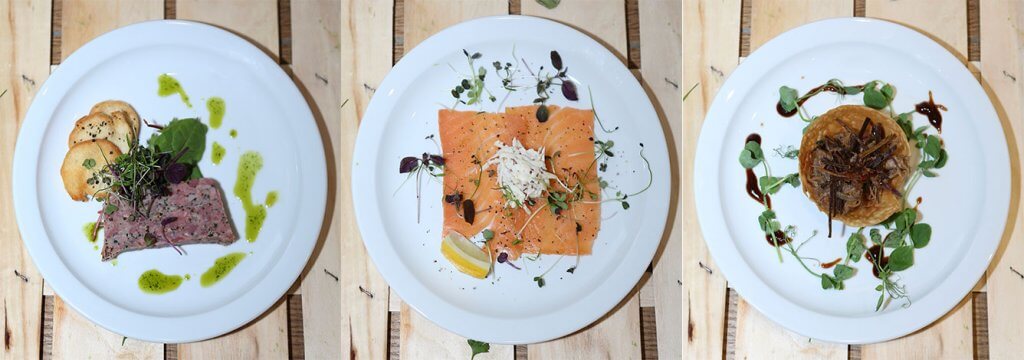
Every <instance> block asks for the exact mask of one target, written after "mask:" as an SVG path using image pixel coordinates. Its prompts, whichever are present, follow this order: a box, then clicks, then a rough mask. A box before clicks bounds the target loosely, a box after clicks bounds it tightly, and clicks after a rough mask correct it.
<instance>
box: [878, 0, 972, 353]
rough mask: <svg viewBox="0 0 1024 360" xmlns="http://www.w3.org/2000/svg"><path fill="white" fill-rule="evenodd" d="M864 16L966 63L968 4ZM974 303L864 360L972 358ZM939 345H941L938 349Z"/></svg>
mask: <svg viewBox="0 0 1024 360" xmlns="http://www.w3.org/2000/svg"><path fill="white" fill-rule="evenodd" d="M865 15H866V16H869V17H876V18H882V19H887V20H892V21H895V22H898V23H901V24H904V25H908V26H910V27H913V28H915V29H918V30H920V31H922V32H923V33H925V34H927V35H928V36H930V37H931V38H932V39H935V40H936V41H938V42H939V43H940V44H943V45H944V46H945V47H946V48H947V49H948V50H950V51H951V52H952V53H953V54H954V55H956V56H957V57H959V58H960V59H961V60H962V61H964V62H965V63H966V60H967V2H966V1H962V0H935V1H931V0H927V1H926V0H916V1H901V2H892V1H887V0H867V1H866V4H865ZM971 304H972V301H971V299H970V297H968V298H967V299H966V300H965V302H964V303H963V304H961V306H960V307H958V308H956V309H954V310H952V312H951V313H950V314H947V315H946V317H944V318H943V319H942V320H940V321H939V322H936V323H933V324H931V325H930V326H928V327H926V328H925V329H924V330H921V331H919V332H917V333H915V334H913V335H910V336H907V337H904V338H901V339H897V340H893V341H890V342H887V343H883V344H874V345H866V346H863V347H862V356H863V357H864V358H865V359H889V358H894V357H895V358H898V357H901V356H903V357H906V356H911V355H913V356H917V355H922V356H926V357H929V358H949V359H964V358H971V357H972V356H973V354H974V349H973V346H972V345H973V341H971V339H972V338H973V332H972V316H971V311H972V309H971ZM937 344H939V346H936V345H937ZM926 345H928V346H926ZM922 347H925V348H927V349H924V348H922ZM926 351H927V352H926Z"/></svg>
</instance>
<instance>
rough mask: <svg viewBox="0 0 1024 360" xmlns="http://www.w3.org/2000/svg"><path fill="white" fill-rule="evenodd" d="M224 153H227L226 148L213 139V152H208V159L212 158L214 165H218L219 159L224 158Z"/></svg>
mask: <svg viewBox="0 0 1024 360" xmlns="http://www.w3.org/2000/svg"><path fill="white" fill-rule="evenodd" d="M226 153H227V150H225V149H224V147H223V146H221V145H220V144H219V143H217V142H216V141H214V142H213V152H212V153H210V160H213V164H214V165H220V161H221V160H224V155H225V154H226Z"/></svg>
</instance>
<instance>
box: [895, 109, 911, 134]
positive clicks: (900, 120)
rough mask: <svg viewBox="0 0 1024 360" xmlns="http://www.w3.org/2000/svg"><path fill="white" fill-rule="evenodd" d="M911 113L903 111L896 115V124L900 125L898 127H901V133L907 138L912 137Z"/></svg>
mask: <svg viewBox="0 0 1024 360" xmlns="http://www.w3.org/2000/svg"><path fill="white" fill-rule="evenodd" d="M913 115H914V113H913V112H905V113H902V114H899V116H897V117H896V124H898V125H899V126H900V129H903V134H904V135H906V136H907V140H910V139H913V138H914V130H913V128H914V120H913Z"/></svg>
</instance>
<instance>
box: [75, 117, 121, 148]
mask: <svg viewBox="0 0 1024 360" xmlns="http://www.w3.org/2000/svg"><path fill="white" fill-rule="evenodd" d="M113 124H114V120H113V119H111V118H110V116H107V114H102V113H97V114H89V115H86V116H83V117H82V118H81V119H78V121H75V127H74V128H72V129H71V134H70V135H68V147H74V146H75V145H76V144H78V143H82V142H87V141H94V140H104V139H107V138H110V136H112V135H114V126H113Z"/></svg>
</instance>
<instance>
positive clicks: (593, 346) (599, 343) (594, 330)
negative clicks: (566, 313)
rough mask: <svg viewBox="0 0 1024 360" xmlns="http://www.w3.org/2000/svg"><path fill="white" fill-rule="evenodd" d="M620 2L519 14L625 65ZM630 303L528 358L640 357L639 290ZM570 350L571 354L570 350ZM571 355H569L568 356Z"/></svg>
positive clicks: (594, 0)
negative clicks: (594, 43) (591, 43)
mask: <svg viewBox="0 0 1024 360" xmlns="http://www.w3.org/2000/svg"><path fill="white" fill-rule="evenodd" d="M625 10H626V8H625V6H623V2H622V1H621V0H584V1H572V2H569V1H566V2H565V3H563V4H561V5H559V6H558V7H557V8H555V9H547V8H545V7H544V6H542V5H540V4H539V3H537V2H536V1H526V2H523V4H522V14H523V15H531V16H538V17H543V18H548V19H552V20H555V21H559V22H562V23H565V24H568V25H570V26H573V27H574V28H577V29H579V30H581V31H583V32H585V33H587V34H590V36H591V37H593V38H595V39H597V40H598V41H599V42H601V43H603V44H604V45H605V46H606V47H608V48H609V49H611V50H613V51H614V52H615V53H617V54H618V56H619V58H620V59H622V61H623V63H624V64H625V60H626V57H625V55H624V54H626V53H627V48H626V46H627V44H626V13H625ZM629 296H630V297H632V298H631V299H630V300H629V301H625V302H624V303H622V304H620V307H619V308H618V309H617V310H615V311H614V312H613V313H611V314H609V315H608V316H606V317H605V318H604V319H603V320H601V321H600V322H598V323H597V324H596V325H594V326H593V327H591V328H590V329H589V330H586V331H582V332H579V333H577V334H574V335H570V336H568V337H565V338H562V339H558V340H554V341H549V342H546V343H541V344H534V345H530V346H528V347H527V350H528V354H529V355H528V357H529V358H530V359H564V358H566V357H567V356H569V357H571V358H579V359H591V358H601V357H609V358H613V359H627V358H629V359H635V358H639V357H640V350H641V349H640V301H639V299H638V291H634V292H632V293H631V294H630V295H629ZM570 350H571V351H570ZM570 354H571V355H570Z"/></svg>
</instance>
